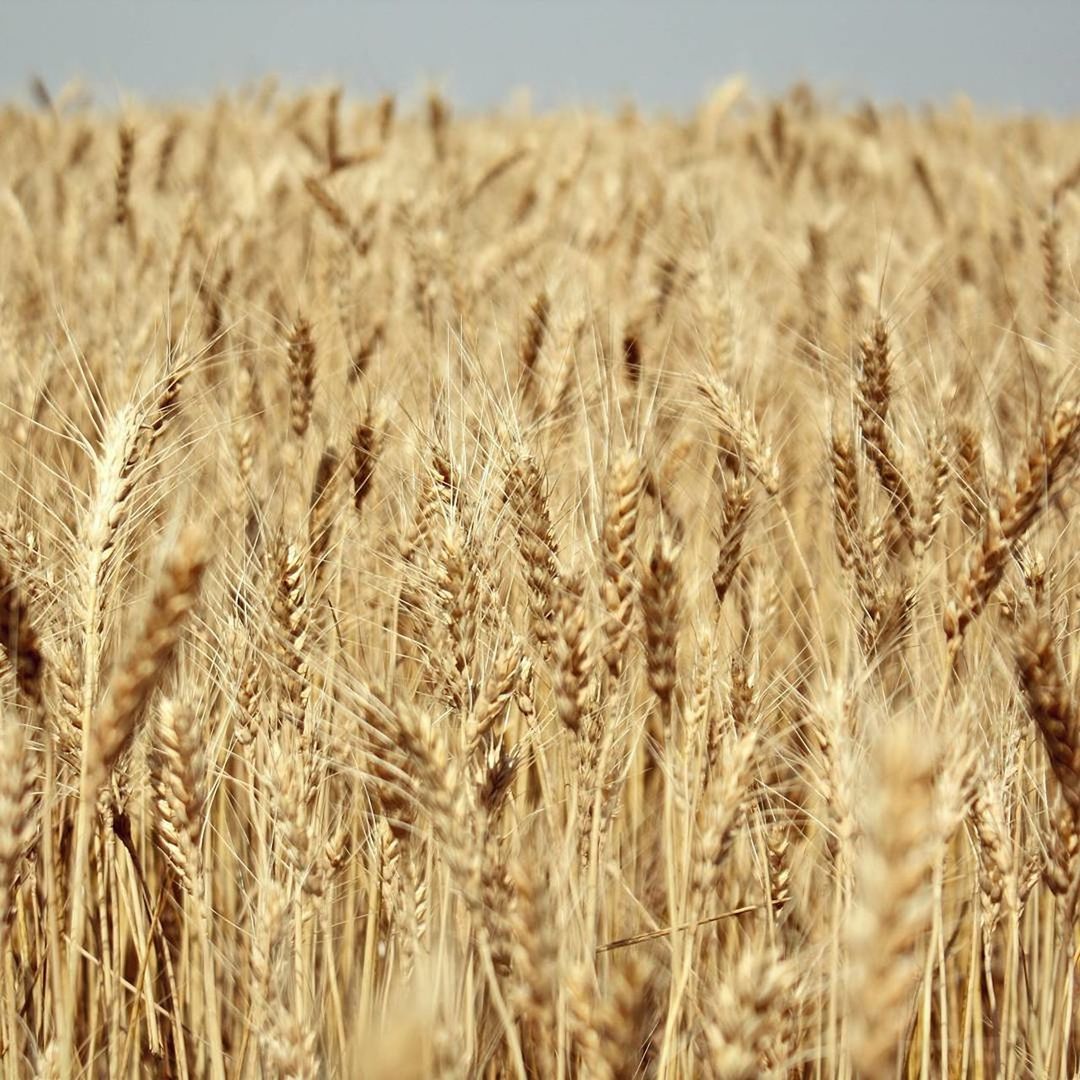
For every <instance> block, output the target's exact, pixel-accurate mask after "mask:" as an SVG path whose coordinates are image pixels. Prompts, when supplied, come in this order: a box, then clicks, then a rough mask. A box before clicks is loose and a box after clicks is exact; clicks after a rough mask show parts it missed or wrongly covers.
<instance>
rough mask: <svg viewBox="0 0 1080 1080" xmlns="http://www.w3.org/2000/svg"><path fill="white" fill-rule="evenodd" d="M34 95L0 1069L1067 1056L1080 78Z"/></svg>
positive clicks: (985, 1062)
mask: <svg viewBox="0 0 1080 1080" xmlns="http://www.w3.org/2000/svg"><path fill="white" fill-rule="evenodd" d="M38 97H39V101H38V102H37V104H36V106H35V107H34V108H33V109H21V108H16V107H13V106H8V107H5V108H3V110H2V111H0V220H2V222H3V228H2V233H0V236H2V244H0V297H2V303H0V386H2V400H3V406H4V407H3V410H2V413H0V468H2V469H3V474H4V478H5V481H6V482H5V484H4V485H3V487H2V489H0V654H2V659H3V665H2V672H0V690H2V712H0V757H2V759H3V760H2V768H0V879H2V888H0V916H2V919H0V1070H2V1071H3V1074H4V1076H5V1077H15V1076H24V1075H38V1076H41V1077H69V1076H70V1077H76V1076H79V1077H82V1076H85V1077H108V1078H113V1077H124V1078H127V1077H140V1076H169V1077H180V1078H188V1077H191V1078H194V1077H204V1076H205V1077H211V1078H214V1080H221V1078H223V1077H229V1078H232V1077H260V1076H268V1077H277V1076H280V1077H297V1078H299V1077H304V1078H309V1077H310V1078H315V1077H341V1078H353V1077H357V1078H364V1077H372V1078H380V1077H386V1078H390V1077H410V1076H411V1077H429V1076H460V1077H466V1076H477V1077H491V1078H494V1077H501V1076H508V1077H567V1078H569V1077H573V1076H580V1077H611V1078H617V1077H619V1078H629V1077H636V1076H642V1077H663V1078H669V1077H681V1076H692V1075H706V1076H716V1077H725V1078H736V1077H745V1078H751V1077H757V1076H773V1077H784V1076H805V1077H866V1078H871V1080H874V1078H884V1077H894V1076H910V1077H913V1076H920V1077H929V1076H942V1075H949V1076H965V1077H966V1076H985V1077H989V1076H998V1075H1000V1076H1005V1077H1024V1076H1038V1077H1043V1076H1046V1077H1065V1076H1071V1075H1073V1074H1074V1073H1075V1070H1076V1069H1077V1067H1078V1064H1080V1045H1078V1041H1077V1034H1078V1033H1077V1030H1076V1025H1075V1024H1074V1022H1073V1016H1074V1013H1075V1011H1076V1007H1077V1001H1076V1000H1075V996H1074V989H1073V988H1074V976H1073V967H1074V960H1075V949H1076V925H1077V914H1078V913H1077V900H1078V893H1080V865H1078V859H1077V856H1076V849H1077V846H1078V835H1080V715H1078V708H1080V695H1078V694H1077V693H1075V692H1074V690H1073V683H1074V679H1073V677H1072V675H1071V674H1070V672H1072V671H1075V670H1076V668H1077V664H1078V658H1077V656H1076V655H1075V654H1076V648H1075V640H1076V639H1075V638H1074V636H1073V630H1074V628H1075V626H1076V622H1077V618H1078V610H1077V599H1078V593H1077V584H1078V581H1080V578H1078V571H1077V567H1076V564H1075V561H1074V558H1073V553H1074V550H1075V549H1074V546H1073V545H1074V544H1075V541H1076V530H1075V527H1073V526H1072V525H1071V524H1070V518H1069V515H1070V510H1071V508H1072V506H1073V505H1074V502H1075V490H1076V488H1077V485H1076V484H1075V483H1074V481H1075V480H1076V474H1077V471H1078V465H1077V456H1078V452H1080V405H1078V404H1077V399H1076V397H1075V396H1074V395H1075V394H1077V392H1078V391H1080V387H1078V386H1077V385H1076V380H1075V379H1074V377H1073V357H1074V355H1076V350H1077V348H1078V347H1080V338H1078V336H1077V333H1076V329H1075V327H1076V312H1075V307H1076V305H1077V301H1078V297H1077V290H1076V286H1075V283H1074V281H1073V279H1072V275H1071V272H1070V258H1069V252H1070V243H1071V241H1072V240H1073V238H1075V237H1076V236H1077V234H1078V229H1080V196H1078V195H1077V193H1076V192H1074V190H1073V189H1074V186H1076V185H1077V184H1078V182H1080V169H1077V168H1076V167H1075V162H1076V160H1077V158H1080V129H1078V127H1077V126H1076V125H1075V124H1070V123H1068V122H1066V121H1055V120H1046V119H1033V118H1018V119H1003V118H995V117H986V116H981V115H979V114H978V113H975V112H973V111H972V110H971V109H968V108H965V107H964V106H963V105H958V106H956V107H955V108H952V109H951V110H948V111H929V112H925V113H920V114H918V115H916V114H914V113H911V112H906V111H903V110H877V109H874V108H872V107H870V106H866V107H863V108H860V109H858V110H855V111H843V110H841V109H839V108H837V107H832V106H825V105H823V104H821V103H820V102H819V101H818V100H816V99H815V97H814V96H813V95H812V94H811V93H810V92H808V91H806V90H804V89H799V90H797V91H795V92H793V93H791V94H790V95H788V96H786V97H784V98H783V99H782V100H778V101H776V102H772V103H760V104H759V103H755V102H753V101H752V100H750V99H749V98H748V97H746V96H745V95H743V94H741V92H740V88H739V87H738V86H736V85H732V86H729V87H727V88H725V89H724V90H722V91H720V92H719V93H717V94H716V95H715V96H714V97H712V98H711V99H709V100H708V101H706V102H705V103H704V104H703V105H702V106H701V107H700V108H699V109H698V110H697V111H696V112H695V113H694V114H693V115H692V116H691V117H689V118H688V119H685V120H682V121H675V120H672V119H648V118H645V117H643V116H641V115H638V114H636V113H634V112H633V111H631V110H627V111H625V112H624V113H622V114H620V115H618V116H609V115H604V114H593V113H590V112H583V111H578V112H562V113H556V114H553V115H548V116H543V117H534V116H530V115H523V114H516V113H513V112H508V113H505V114H490V115H482V116H457V115H455V113H454V111H453V110H452V108H451V106H450V105H449V104H448V103H447V102H446V101H445V100H444V99H442V98H441V97H439V96H432V97H431V98H430V99H429V100H427V101H426V102H425V103H424V104H423V105H422V106H421V107H420V108H419V109H417V110H410V111H406V110H400V109H396V107H395V102H394V100H393V99H391V98H385V99H383V100H381V101H377V102H370V103H357V104H353V103H349V102H346V101H343V100H342V97H341V95H340V94H339V93H338V92H336V91H330V92H326V91H320V92H312V93H308V94H305V95H302V96H294V97H289V98H286V97H284V96H282V95H280V94H279V93H278V92H277V91H275V89H274V88H273V87H271V86H267V87H263V88H259V89H257V90H254V91H251V92H248V93H244V94H238V95H235V96H231V97H222V98H220V99H219V100H217V101H216V102H214V103H213V104H211V105H208V106H206V107H193V108H176V109H170V108H164V107H158V108H149V107H139V106H134V105H133V106H131V107H129V108H127V109H126V110H125V111H124V113H123V115H121V116H117V115H115V114H102V113H98V112H96V111H94V110H93V109H92V108H90V107H88V106H87V105H85V104H84V103H80V102H79V101H78V100H75V99H73V98H71V97H70V96H68V97H67V98H65V97H63V96H61V97H58V98H57V99H55V100H54V99H52V98H50V97H49V96H48V93H47V91H45V89H44V88H43V87H40V86H39V87H38Z"/></svg>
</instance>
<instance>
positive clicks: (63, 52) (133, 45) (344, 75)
mask: <svg viewBox="0 0 1080 1080" xmlns="http://www.w3.org/2000/svg"><path fill="white" fill-rule="evenodd" d="M736 71H739V72H743V73H745V74H746V75H748V76H749V78H750V80H751V84H752V86H754V87H755V88H757V89H759V90H763V91H771V90H781V89H784V88H785V87H787V86H789V85H790V84H791V83H792V82H793V81H795V80H796V79H798V78H803V77H805V78H809V79H810V80H811V81H812V82H813V83H814V84H815V85H816V86H819V87H821V88H823V89H825V90H826V91H830V92H835V93H838V94H842V95H843V96H845V97H846V98H849V99H850V98H855V97H860V96H871V97H874V98H875V99H884V100H903V101H908V102H911V103H920V102H924V101H946V100H948V99H949V98H951V97H952V96H953V95H954V94H955V93H956V92H958V91H965V92H967V93H968V94H969V96H971V97H972V98H973V99H974V100H975V101H976V102H978V103H980V104H985V105H990V106H995V107H1000V108H1005V109H1014V108H1027V109H1052V110H1055V111H1059V112H1080V0H1073V2H1068V0H1038V2H1031V3H1022V2H1011V0H983V2H981V3H979V2H973V0H951V2H950V0H937V2H936V3H934V2H928V0H815V2H809V0H804V2H801V3H799V2H796V0H786V2H781V0H761V2H753V0H745V2H743V3H712V4H706V3H697V2H690V0H686V2H675V0H671V2H667V3H661V2H658V3H652V4H646V3H642V2H637V0H596V2H592V3H588V2H582V3H569V2H564V0H547V2H525V0H504V2H502V3H494V2H491V0H487V2H478V0H459V2H453V0H445V2H441V3H439V2H433V0H427V2H404V0H401V2H391V0H362V2H353V3H346V2H344V0H336V2H335V0H309V2H304V3H301V2H294V3H284V2H281V0H187V2H185V3H175V2H174V3H166V2H164V0H98V2H92V0H66V2H60V0H0V98H4V99H10V98H12V97H15V96H21V97H23V98H25V90H26V85H27V79H28V77H29V75H30V74H32V73H34V72H37V73H40V74H41V75H42V76H44V78H45V79H46V82H47V83H48V85H49V86H50V87H52V88H53V89H56V88H57V87H58V86H59V85H61V84H62V83H64V82H65V81H66V80H67V79H68V78H69V77H71V76H73V75H76V74H79V75H82V76H84V77H85V78H86V80H87V81H88V82H89V83H90V84H91V85H92V86H93V87H94V88H95V92H96V96H97V100H98V101H99V102H101V103H103V104H115V103H116V101H117V100H118V96H119V92H120V91H121V90H123V91H127V92H131V93H134V94H136V95H139V96H147V97H164V96H176V95H183V96H187V97H191V96H204V95H206V94H208V93H211V92H213V91H214V90H215V89H218V88H221V87H235V86H237V85H239V84H240V83H242V82H244V81H245V80H249V79H251V78H253V77H257V76H260V75H262V74H265V73H267V72H277V73H278V74H280V75H281V76H282V80H283V82H284V83H285V84H286V85H289V84H293V85H298V84H302V83H310V82H313V81H324V80H331V79H332V80H340V81H341V82H343V83H344V84H345V85H346V86H347V87H348V88H349V89H350V90H351V91H353V92H356V93H360V94H372V93H375V92H380V91H382V90H396V91H399V92H402V93H405V94H408V93H410V92H413V91H415V90H416V89H417V88H418V87H419V86H420V85H422V84H423V82H424V80H426V79H433V80H435V81H437V82H439V84H440V85H443V86H444V87H445V88H446V89H447V90H448V91H449V93H450V95H451V97H452V98H453V100H454V101H455V102H457V103H459V104H460V105H462V106H466V107H468V106H475V107H480V106H490V105H497V104H500V103H502V102H505V101H506V100H507V99H508V97H509V95H510V93H511V92H512V91H513V90H514V89H515V88H517V87H521V86H529V87H531V88H532V90H533V98H534V101H535V102H536V104H537V105H538V106H539V107H547V106H550V105H553V104H557V103H565V102H571V103H573V102H577V103H581V102H589V103H592V104H597V105H602V106H609V105H612V104H615V103H617V102H618V101H619V100H621V99H622V98H624V97H626V96H633V97H634V98H636V99H637V101H639V102H640V103H641V104H642V105H644V106H646V107H657V108H671V109H676V110H683V109H686V108H688V107H689V106H691V105H692V104H693V103H694V102H695V101H697V100H698V99H699V98H700V97H701V96H702V94H703V93H704V92H705V91H706V90H707V89H708V88H709V87H710V86H713V85H715V84H717V83H718V82H721V81H722V80H723V79H724V78H725V77H726V76H728V75H730V74H732V73H733V72H736Z"/></svg>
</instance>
